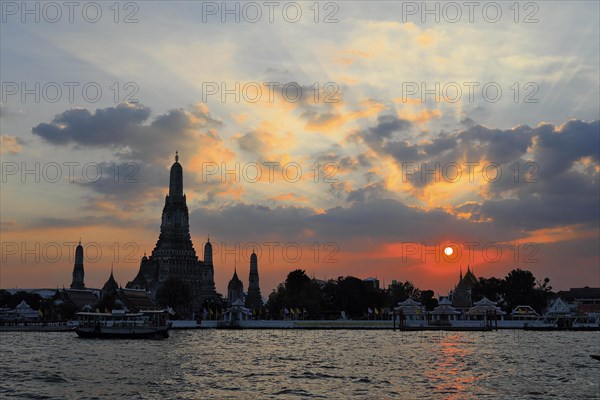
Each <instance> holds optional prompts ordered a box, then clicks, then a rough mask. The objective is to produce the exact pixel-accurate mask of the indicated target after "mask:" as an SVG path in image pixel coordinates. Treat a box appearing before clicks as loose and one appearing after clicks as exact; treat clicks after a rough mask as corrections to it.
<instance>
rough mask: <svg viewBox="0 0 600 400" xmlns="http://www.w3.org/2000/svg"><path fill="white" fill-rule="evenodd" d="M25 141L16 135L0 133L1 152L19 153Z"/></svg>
mask: <svg viewBox="0 0 600 400" xmlns="http://www.w3.org/2000/svg"><path fill="white" fill-rule="evenodd" d="M24 145H25V141H24V140H23V139H21V138H19V137H16V136H10V135H0V153H1V154H19V153H20V152H21V151H22V150H23V146H24Z"/></svg>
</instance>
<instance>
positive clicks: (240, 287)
mask: <svg viewBox="0 0 600 400" xmlns="http://www.w3.org/2000/svg"><path fill="white" fill-rule="evenodd" d="M236 302H241V304H244V284H243V283H242V281H241V280H240V278H238V276H237V271H236V270H234V271H233V277H232V278H231V280H230V281H229V285H227V305H228V306H232V305H233V304H234V303H236Z"/></svg>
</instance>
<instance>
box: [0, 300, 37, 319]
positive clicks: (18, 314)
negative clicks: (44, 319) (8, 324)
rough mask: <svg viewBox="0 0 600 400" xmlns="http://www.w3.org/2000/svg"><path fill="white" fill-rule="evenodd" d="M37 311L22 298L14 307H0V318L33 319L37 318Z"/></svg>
mask: <svg viewBox="0 0 600 400" xmlns="http://www.w3.org/2000/svg"><path fill="white" fill-rule="evenodd" d="M39 316H40V315H39V312H38V311H37V310H34V309H33V308H31V307H30V306H29V304H27V302H26V301H25V300H22V301H21V303H19V305H17V306H16V307H15V308H14V309H12V310H11V309H10V308H6V307H4V308H0V320H2V321H6V320H8V321H34V320H36V319H38V318H39Z"/></svg>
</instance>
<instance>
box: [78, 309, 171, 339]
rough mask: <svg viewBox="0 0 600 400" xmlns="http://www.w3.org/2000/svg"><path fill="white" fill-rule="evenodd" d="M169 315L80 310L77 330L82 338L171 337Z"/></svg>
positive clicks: (163, 312) (159, 312)
mask: <svg viewBox="0 0 600 400" xmlns="http://www.w3.org/2000/svg"><path fill="white" fill-rule="evenodd" d="M167 315H168V313H167V312H166V311H140V312H139V313H126V312H124V311H123V310H113V312H112V313H93V312H79V313H77V317H78V324H77V328H76V329H75V332H76V333H77V335H78V336H79V337H80V338H96V339H165V338H168V337H169V328H170V324H169V323H168V322H167Z"/></svg>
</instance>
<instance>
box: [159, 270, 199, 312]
mask: <svg viewBox="0 0 600 400" xmlns="http://www.w3.org/2000/svg"><path fill="white" fill-rule="evenodd" d="M156 299H157V301H158V303H159V304H160V305H161V306H163V307H168V306H170V307H173V309H175V310H177V311H182V312H184V311H188V310H189V308H190V306H191V302H192V301H191V300H192V296H191V292H190V287H189V286H188V284H187V283H185V282H184V281H183V280H181V279H179V278H177V277H174V276H172V277H169V278H168V279H167V280H166V281H165V282H164V283H163V284H162V286H161V287H160V288H159V289H158V292H157V293H156Z"/></svg>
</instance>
